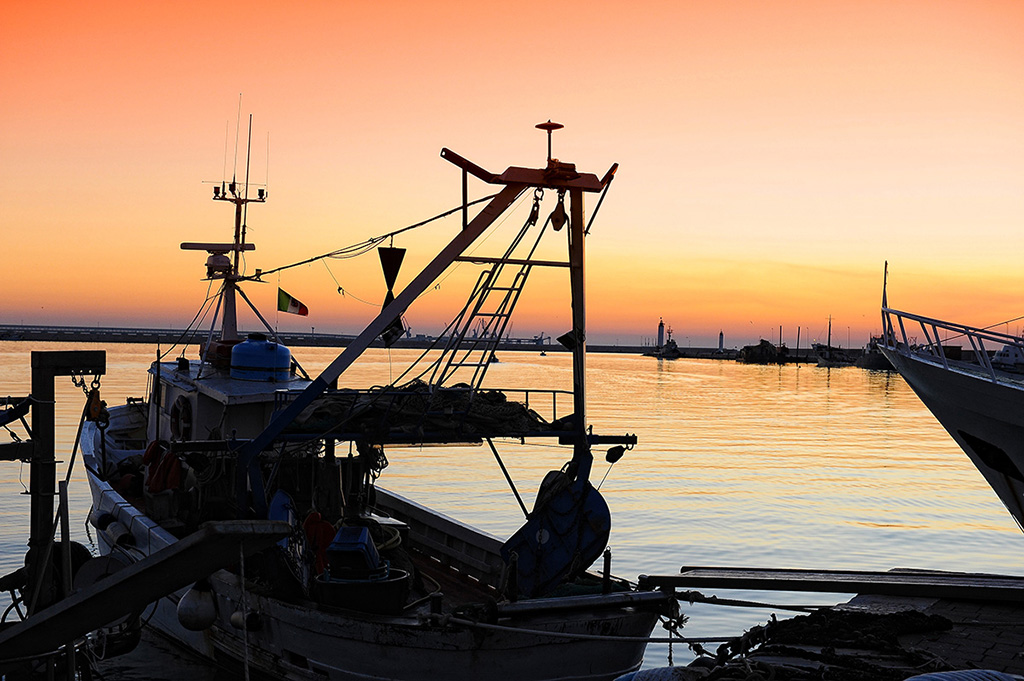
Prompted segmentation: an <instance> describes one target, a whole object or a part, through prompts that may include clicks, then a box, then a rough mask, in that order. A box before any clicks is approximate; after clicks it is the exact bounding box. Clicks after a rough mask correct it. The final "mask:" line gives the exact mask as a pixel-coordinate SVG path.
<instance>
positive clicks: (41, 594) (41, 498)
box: [28, 350, 106, 616]
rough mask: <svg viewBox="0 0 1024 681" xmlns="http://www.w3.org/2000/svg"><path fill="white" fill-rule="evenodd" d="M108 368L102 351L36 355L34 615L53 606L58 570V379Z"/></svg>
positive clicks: (32, 522)
mask: <svg viewBox="0 0 1024 681" xmlns="http://www.w3.org/2000/svg"><path fill="white" fill-rule="evenodd" d="M105 370H106V353H105V352H103V351H102V350H79V351H70V350H69V351H57V352H41V351H35V352H33V353H32V398H33V402H32V442H33V452H32V462H31V464H29V476H30V479H29V494H30V495H31V498H32V499H31V506H30V511H29V522H30V528H31V529H30V531H29V541H28V547H29V561H28V586H29V588H28V592H29V593H32V594H35V596H34V597H33V599H32V601H31V602H30V603H29V615H30V616H31V615H34V614H35V613H36V612H38V611H39V610H41V609H42V608H45V607H46V606H48V605H50V604H51V603H52V602H53V597H54V594H53V593H52V587H53V577H54V575H53V568H52V567H51V565H50V561H49V560H48V554H49V553H50V550H49V548H50V546H51V542H52V541H53V497H54V495H55V492H54V488H55V487H56V483H57V462H56V460H55V459H54V426H55V417H54V389H53V379H54V378H55V377H56V376H70V375H72V374H92V375H100V374H103V373H104V372H105Z"/></svg>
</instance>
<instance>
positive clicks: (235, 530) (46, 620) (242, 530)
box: [0, 520, 291, 661]
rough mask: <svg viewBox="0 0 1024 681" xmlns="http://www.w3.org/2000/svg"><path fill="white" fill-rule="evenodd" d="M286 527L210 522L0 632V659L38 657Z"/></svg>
mask: <svg viewBox="0 0 1024 681" xmlns="http://www.w3.org/2000/svg"><path fill="white" fill-rule="evenodd" d="M290 533H291V526H290V525H289V524H288V523H286V522H278V521H268V520H230V521H219V522H210V523H206V524H205V525H203V526H202V527H201V528H200V529H199V530H198V531H197V532H194V533H193V534H190V535H189V536H187V537H185V538H184V539H182V540H181V541H178V542H175V543H174V544H171V545H170V546H168V547H167V548H165V549H162V550H160V551H157V552H156V553H154V554H152V555H150V556H147V557H146V558H143V559H142V560H140V561H139V562H137V563H134V564H132V565H129V566H128V567H126V568H124V569H123V570H119V571H118V572H115V573H114V574H112V575H110V576H109V577H107V578H105V579H101V580H100V581H98V582H96V583H95V584H93V585H92V586H89V587H87V588H85V589H82V590H81V591H79V592H77V593H75V594H72V595H71V596H70V597H69V598H66V599H64V600H62V601H59V602H57V603H55V604H53V605H51V606H50V607H48V608H46V609H45V610H41V611H40V612H39V613H37V614H35V615H33V616H32V617H29V618H28V619H27V620H25V621H24V622H20V623H18V624H15V625H13V626H11V627H9V628H7V629H4V630H3V631H2V632H0V661H2V660H3V659H4V658H13V657H25V656H32V655H41V654H43V653H46V652H48V651H51V650H54V649H56V648H57V647H58V646H60V645H63V644H64V643H65V642H66V641H70V640H74V639H76V638H79V637H81V636H84V635H86V634H88V633H89V632H90V631H93V630H95V629H98V628H100V627H102V626H104V625H106V624H108V623H109V622H112V621H114V620H117V619H119V618H121V617H124V616H126V615H130V614H131V613H133V612H138V611H140V610H142V609H143V608H144V607H146V605H148V604H149V603H152V602H153V601H155V600H157V599H158V598H161V597H163V596H166V595H167V594H169V593H171V592H172V591H176V590H177V589H180V588H182V587H185V586H188V585H189V584H191V583H193V582H195V581H196V580H198V579H202V578H204V577H208V576H209V575H210V574H212V573H213V572H216V571H217V570H219V569H221V568H224V567H227V566H229V565H232V564H234V563H237V562H238V560H239V556H240V549H244V550H245V553H246V554H247V555H248V554H252V553H255V552H256V551H259V550H261V549H263V548H266V547H267V546H270V545H272V544H273V543H274V542H275V541H277V540H279V539H282V538H283V537H287V536H288V535H289V534H290Z"/></svg>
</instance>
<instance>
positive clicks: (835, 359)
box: [811, 316, 854, 368]
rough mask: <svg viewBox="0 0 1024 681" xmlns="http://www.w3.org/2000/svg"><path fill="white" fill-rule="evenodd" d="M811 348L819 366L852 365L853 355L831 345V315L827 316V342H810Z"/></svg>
mask: <svg viewBox="0 0 1024 681" xmlns="http://www.w3.org/2000/svg"><path fill="white" fill-rule="evenodd" d="M811 350H813V351H814V354H815V355H817V356H818V366H820V367H829V368H832V367H848V366H853V361H854V360H853V357H851V356H850V354H849V353H848V352H846V351H845V350H843V349H842V348H834V347H832V317H831V316H830V317H829V318H828V343H827V344H825V345H822V344H821V343H811Z"/></svg>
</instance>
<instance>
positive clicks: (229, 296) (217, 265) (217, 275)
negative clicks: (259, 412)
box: [181, 114, 267, 341]
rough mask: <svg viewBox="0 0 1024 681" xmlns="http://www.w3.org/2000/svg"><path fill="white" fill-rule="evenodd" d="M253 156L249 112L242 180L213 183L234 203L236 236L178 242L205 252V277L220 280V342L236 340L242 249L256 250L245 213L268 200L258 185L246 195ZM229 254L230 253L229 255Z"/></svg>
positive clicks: (219, 195) (218, 195) (216, 194)
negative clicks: (252, 194)
mask: <svg viewBox="0 0 1024 681" xmlns="http://www.w3.org/2000/svg"><path fill="white" fill-rule="evenodd" d="M251 158H252V114H249V137H248V141H247V143H246V152H245V181H244V182H242V183H239V182H238V181H237V179H236V178H235V176H234V175H232V176H231V182H224V181H221V183H220V185H214V186H213V200H214V201H228V202H230V203H233V204H234V205H235V235H234V241H233V242H232V243H229V244H225V243H193V242H186V243H183V244H181V249H182V250H183V251H206V252H207V253H209V254H210V257H209V258H207V259H206V278H207V279H223V280H224V283H223V284H222V285H221V305H222V306H223V311H222V317H221V333H220V340H221V341H235V340H238V315H237V311H236V310H237V308H236V305H235V290H236V288H237V284H236V283H235V282H237V281H238V280H239V279H240V278H241V275H240V268H239V266H240V264H241V256H242V253H243V252H244V251H254V250H256V245H255V244H251V243H246V241H245V230H246V216H247V213H248V205H249V204H250V203H264V202H266V200H267V190H266V188H264V187H259V188H258V189H257V190H256V197H255V198H253V197H250V196H249V166H250V161H251ZM229 253H230V254H231V255H230V256H229V255H228V254H229Z"/></svg>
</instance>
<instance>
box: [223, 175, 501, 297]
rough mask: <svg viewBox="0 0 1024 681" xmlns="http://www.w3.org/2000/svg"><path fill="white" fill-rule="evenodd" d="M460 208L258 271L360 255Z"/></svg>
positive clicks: (273, 270) (487, 198) (265, 271)
mask: <svg viewBox="0 0 1024 681" xmlns="http://www.w3.org/2000/svg"><path fill="white" fill-rule="evenodd" d="M495 196H497V194H491V195H490V196H485V197H483V198H480V199H476V200H475V201H470V202H469V203H467V204H465V205H466V206H472V205H474V204H477V203H480V202H482V201H490V200H491V199H493V198H494V197H495ZM462 209H463V206H458V207H457V208H452V209H451V210H446V211H445V212H443V213H440V214H438V215H435V216H434V217H432V218H427V219H426V220H423V221H421V222H417V223H416V224H413V225H409V226H408V227H403V228H401V229H396V230H395V231H393V232H388V233H387V234H382V235H381V236H375V237H371V238H369V239H367V240H366V241H361V242H359V243H356V244H353V245H351V246H345V247H344V248H340V249H338V250H335V251H331V252H329V253H324V254H322V255H317V256H313V257H312V258H306V259H305V260H300V261H299V262H295V263H292V264H290V265H282V266H281V267H275V268H273V269H269V270H263V271H262V272H260V276H263V275H266V274H274V273H275V272H280V271H282V270H287V269H291V268H293V267H298V266H299V265H306V264H309V263H311V262H316V261H317V260H322V259H324V258H335V259H345V258H354V257H357V256H360V255H363V254H364V253H367V252H369V251H370V250H372V249H373V247H374V246H376V245H377V244H379V243H381V242H383V241H387V240H388V239H393V238H394V237H395V236H397V235H398V234H401V233H402V232H408V231H409V230H411V229H416V228H417V227H422V226H424V225H426V224H429V223H431V222H433V221H435V220H440V219H441V218H444V217H448V216H449V215H451V214H452V213H455V212H458V211H460V210H462ZM241 278H242V279H255V276H250V277H241Z"/></svg>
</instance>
